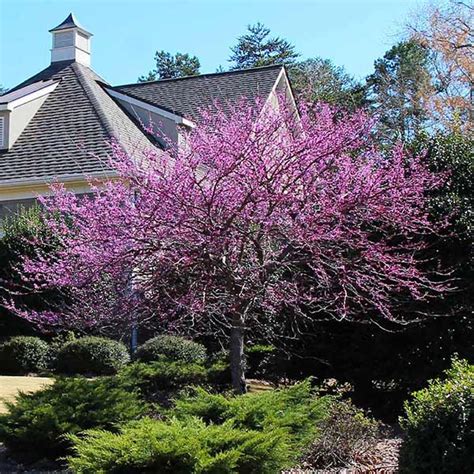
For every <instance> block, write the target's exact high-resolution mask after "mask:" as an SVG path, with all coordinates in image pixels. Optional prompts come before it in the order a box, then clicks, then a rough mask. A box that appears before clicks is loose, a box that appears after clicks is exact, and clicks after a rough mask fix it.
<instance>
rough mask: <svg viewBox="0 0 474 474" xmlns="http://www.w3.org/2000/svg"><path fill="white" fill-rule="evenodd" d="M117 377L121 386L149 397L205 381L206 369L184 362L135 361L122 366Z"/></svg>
mask: <svg viewBox="0 0 474 474" xmlns="http://www.w3.org/2000/svg"><path fill="white" fill-rule="evenodd" d="M118 378H119V379H120V381H121V383H122V384H123V386H125V387H130V388H135V389H138V390H140V391H141V393H142V394H143V395H144V396H146V397H149V396H153V394H155V393H157V392H161V391H164V390H166V391H170V390H172V391H174V390H177V389H180V388H182V387H185V386H187V385H197V384H202V383H205V382H206V380H207V371H206V369H205V368H204V367H203V366H202V365H199V364H187V363H184V362H171V361H165V360H163V361H157V362H150V363H148V364H145V363H142V362H135V363H133V364H130V365H128V366H127V367H125V368H123V369H122V370H121V371H120V372H119V374H118Z"/></svg>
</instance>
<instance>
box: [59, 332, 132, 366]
mask: <svg viewBox="0 0 474 474" xmlns="http://www.w3.org/2000/svg"><path fill="white" fill-rule="evenodd" d="M129 360H130V356H129V354H128V350H127V348H126V347H125V345H124V344H122V343H121V342H118V341H114V340H112V339H106V338H102V337H93V336H88V337H83V338H81V339H77V340H75V341H71V342H67V343H66V344H64V345H63V346H62V347H61V348H60V349H59V351H58V353H57V360H56V368H57V370H58V372H60V373H64V374H96V375H108V374H114V373H116V372H117V371H118V370H119V369H120V368H122V367H123V366H124V365H125V364H126V363H127V362H129Z"/></svg>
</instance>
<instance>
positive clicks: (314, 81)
mask: <svg viewBox="0 0 474 474" xmlns="http://www.w3.org/2000/svg"><path fill="white" fill-rule="evenodd" d="M288 73H289V77H290V80H291V85H292V86H293V90H294V92H295V93H296V95H297V96H298V97H300V98H301V99H303V100H307V101H311V102H325V103H327V104H331V105H335V106H337V107H342V108H344V109H349V110H354V109H356V108H358V107H362V106H364V105H366V104H367V97H366V88H365V87H364V86H363V85H362V84H360V83H359V82H357V81H356V80H355V79H354V78H353V77H352V76H350V75H349V74H348V73H347V72H346V71H345V70H344V68H343V67H340V66H335V65H334V64H333V63H332V62H331V61H330V60H329V59H322V58H311V59H306V60H305V61H301V62H298V63H296V64H295V65H293V66H291V67H290V68H289V69H288Z"/></svg>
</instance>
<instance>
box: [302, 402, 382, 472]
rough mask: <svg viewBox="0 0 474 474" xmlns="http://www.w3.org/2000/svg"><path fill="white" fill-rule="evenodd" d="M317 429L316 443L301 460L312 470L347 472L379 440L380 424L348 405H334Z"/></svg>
mask: <svg viewBox="0 0 474 474" xmlns="http://www.w3.org/2000/svg"><path fill="white" fill-rule="evenodd" d="M319 429H320V433H319V437H318V439H317V440H316V441H315V442H314V443H313V444H312V445H311V447H310V449H309V450H308V451H307V453H306V454H305V456H304V459H305V461H306V462H307V463H308V464H310V465H311V467H312V468H313V469H333V468H348V467H350V466H351V463H352V465H354V463H355V462H356V461H357V459H356V456H357V455H358V456H360V455H362V454H363V453H364V452H365V451H366V450H367V449H369V448H370V447H373V446H374V445H375V443H376V441H377V438H378V437H379V436H380V426H379V424H378V423H377V422H376V421H375V420H374V419H372V418H369V417H368V416H367V415H366V414H365V413H364V412H363V411H362V410H360V409H358V408H356V407H355V406H354V405H353V404H352V403H351V402H350V401H338V402H335V403H333V404H332V405H331V407H330V409H329V414H328V416H327V417H326V418H325V419H324V420H323V421H322V422H321V423H320V425H319Z"/></svg>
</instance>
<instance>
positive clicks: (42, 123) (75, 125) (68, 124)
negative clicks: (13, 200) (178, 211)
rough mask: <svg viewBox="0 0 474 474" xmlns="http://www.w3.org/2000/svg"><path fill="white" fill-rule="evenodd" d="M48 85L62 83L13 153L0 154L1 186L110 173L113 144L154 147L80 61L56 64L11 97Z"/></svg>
mask: <svg viewBox="0 0 474 474" xmlns="http://www.w3.org/2000/svg"><path fill="white" fill-rule="evenodd" d="M47 80H55V81H56V80H59V81H60V82H59V84H58V86H57V87H56V89H55V90H54V91H53V92H51V93H50V95H49V96H48V98H47V99H46V101H45V102H44V104H43V105H42V106H41V108H40V109H39V110H38V112H37V113H36V114H35V116H34V117H33V118H32V119H31V121H30V122H29V123H28V125H27V126H26V128H25V129H24V130H23V132H22V133H21V135H20V137H19V138H18V140H17V141H16V142H15V143H14V145H13V146H12V147H11V148H10V150H8V151H6V152H0V182H3V183H5V182H8V181H16V180H22V179H24V180H29V179H35V178H36V179H37V178H41V179H43V180H48V179H54V178H59V177H61V176H66V175H79V176H87V175H91V174H95V173H100V172H107V169H108V167H107V155H108V151H109V148H108V147H107V142H110V140H111V139H117V140H118V141H119V142H120V144H121V145H122V146H124V148H125V149H126V150H127V151H128V152H130V153H133V152H134V151H135V150H136V148H137V147H139V148H140V149H143V148H146V147H148V148H149V147H150V146H151V142H150V140H148V138H147V137H146V135H145V134H144V133H143V132H142V129H141V127H140V126H139V125H138V124H137V123H135V122H134V121H133V119H132V118H130V117H129V116H128V115H127V113H126V112H125V111H124V110H123V109H122V108H121V107H120V106H119V105H118V104H117V103H116V102H115V101H114V100H113V99H112V98H111V97H110V96H109V95H108V94H107V93H106V92H105V90H104V89H103V88H102V86H101V85H100V84H99V82H98V81H101V82H102V81H103V80H102V79H101V78H100V77H99V76H97V75H96V74H95V73H94V72H93V71H92V70H91V69H89V68H88V67H86V66H83V65H81V64H79V63H77V62H72V61H62V62H56V63H53V64H51V65H50V66H49V67H48V68H46V69H44V70H43V71H41V72H40V73H38V74H36V75H35V76H33V77H31V78H30V79H28V80H27V81H25V82H23V83H22V84H20V85H19V86H17V87H16V88H14V89H13V92H14V91H16V90H18V89H20V88H22V87H25V86H28V85H31V84H34V83H37V82H39V81H47ZM10 93H11V92H10Z"/></svg>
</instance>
